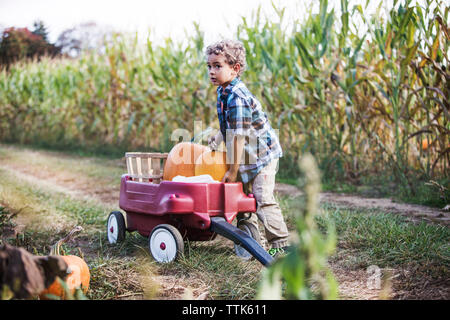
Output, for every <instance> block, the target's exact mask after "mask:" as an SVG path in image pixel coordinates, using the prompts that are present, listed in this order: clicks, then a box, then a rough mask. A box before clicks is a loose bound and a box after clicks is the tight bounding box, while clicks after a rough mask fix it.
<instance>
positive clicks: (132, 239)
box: [0, 147, 450, 300]
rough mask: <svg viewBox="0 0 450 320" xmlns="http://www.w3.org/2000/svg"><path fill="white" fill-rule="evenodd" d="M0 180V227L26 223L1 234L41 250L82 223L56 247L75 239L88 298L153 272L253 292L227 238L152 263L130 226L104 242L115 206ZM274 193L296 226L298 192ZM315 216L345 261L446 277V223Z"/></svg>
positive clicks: (380, 215) (96, 166) (356, 213)
mask: <svg viewBox="0 0 450 320" xmlns="http://www.w3.org/2000/svg"><path fill="white" fill-rule="evenodd" d="M5 150H6V149H5V148H2V147H0V154H2V152H3V154H5V153H6V154H8V155H9V156H10V158H8V159H6V160H5V161H7V162H8V161H22V160H20V159H22V158H23V157H22V156H23V155H26V154H28V153H27V152H29V150H28V151H27V150H25V151H23V150H21V149H20V148H13V149H8V150H7V152H6V151H5ZM83 159H84V160H86V161H84V160H83ZM44 163H51V167H52V168H53V169H54V170H55V171H60V170H63V169H64V168H66V169H67V167H68V169H69V170H71V171H73V172H75V173H76V174H77V175H78V176H79V178H80V179H84V178H86V177H95V178H96V179H98V181H100V182H99V186H100V187H101V186H102V185H103V184H109V183H110V182H109V180H108V179H116V178H117V177H115V175H117V173H118V172H122V168H121V167H120V165H119V163H118V162H117V161H115V160H112V161H111V162H110V161H109V160H108V159H103V158H91V157H89V158H83V157H81V158H74V157H72V156H68V155H67V154H65V153H60V152H38V153H37V154H35V157H34V158H33V159H30V162H29V164H30V166H34V167H37V168H40V167H41V166H42V165H43V164H44ZM0 180H1V181H2V184H1V185H0V227H1V228H2V229H3V228H4V227H8V226H10V225H12V226H13V224H14V223H16V222H20V223H21V224H24V225H25V227H24V229H23V230H22V231H21V232H20V233H19V234H18V235H17V236H16V237H13V238H9V239H6V240H5V241H8V242H9V243H11V244H13V245H16V246H21V247H24V248H25V249H27V250H28V251H29V252H31V253H34V254H39V255H45V254H48V252H49V249H50V246H51V245H53V244H54V243H55V242H56V241H58V240H59V239H61V238H62V237H64V236H65V235H66V234H67V232H68V231H69V230H70V229H71V228H72V227H73V226H75V225H81V226H82V227H83V228H84V231H83V232H81V233H80V234H79V236H78V237H77V238H76V239H75V241H74V242H70V243H67V244H65V245H64V247H63V249H64V250H65V252H66V253H67V254H76V255H78V254H79V251H78V247H80V249H81V252H82V253H83V255H84V257H85V260H86V261H87V263H88V265H89V267H90V270H91V287H90V290H89V292H88V294H87V297H88V298H90V299H121V298H123V299H133V298H138V297H141V296H144V297H146V298H154V297H155V293H156V292H157V289H158V285H157V283H155V282H154V281H153V279H154V277H155V276H157V275H161V276H169V277H172V278H173V279H178V280H180V281H181V280H182V281H183V285H185V286H186V287H187V288H188V289H189V288H190V289H191V290H196V289H198V290H208V291H209V294H210V298H213V299H233V300H247V299H253V298H254V297H255V296H256V293H257V288H258V283H259V280H260V276H261V274H260V271H261V268H262V267H261V265H260V264H259V263H258V262H257V261H249V262H243V261H241V260H239V259H238V258H237V257H236V256H235V255H234V252H233V246H232V243H231V242H229V241H228V240H227V241H228V242H227V241H215V242H204V243H201V242H190V243H189V242H188V243H186V249H185V256H184V257H182V258H181V259H180V260H179V261H178V262H176V263H171V264H167V265H159V264H156V263H155V262H154V261H153V260H152V259H151V258H150V256H149V253H148V242H147V239H146V238H144V237H142V236H140V235H139V234H137V233H131V234H130V233H127V237H126V239H125V241H124V242H123V243H120V244H117V245H110V244H109V243H107V240H106V235H105V223H106V218H107V215H108V214H109V212H110V211H111V210H113V209H114V210H116V209H117V208H109V207H108V206H107V205H104V204H102V203H100V202H98V201H94V200H91V199H80V198H76V197H73V196H71V195H68V194H64V193H62V192H56V191H55V190H52V189H51V188H46V187H44V186H41V185H39V184H34V183H30V182H29V181H25V180H21V179H18V178H17V177H16V176H15V175H13V174H12V173H11V172H9V171H6V170H2V169H0ZM277 198H278V200H279V202H280V205H281V207H282V210H283V212H284V213H285V215H286V221H287V224H288V228H289V229H290V230H293V229H295V219H294V214H295V212H298V211H299V210H302V209H303V207H304V205H305V199H304V197H301V196H299V197H295V198H292V197H284V196H279V197H277ZM16 213H17V215H15V214H16ZM14 215H15V216H14ZM317 222H318V224H319V226H320V228H321V230H322V232H325V230H326V228H325V227H326V226H327V225H328V223H332V224H334V225H335V228H336V232H337V236H338V247H337V252H336V254H335V256H333V257H331V259H341V262H342V260H343V263H344V264H345V267H346V268H348V269H358V268H366V267H367V266H370V265H374V264H375V265H378V266H380V267H388V268H389V267H404V266H414V267H416V268H419V269H420V270H421V272H423V273H427V274H433V275H434V276H436V277H447V278H448V275H449V273H448V268H449V260H450V256H449V252H450V250H449V243H450V231H449V229H448V228H446V227H441V226H439V225H432V224H426V223H418V224H413V223H411V222H407V221H406V220H405V219H404V218H402V217H400V216H396V215H395V214H391V213H387V212H380V211H374V210H370V211H369V210H360V209H358V210H346V209H342V208H335V207H333V206H330V205H323V206H322V207H321V215H319V216H318V218H317ZM419 275H420V273H419Z"/></svg>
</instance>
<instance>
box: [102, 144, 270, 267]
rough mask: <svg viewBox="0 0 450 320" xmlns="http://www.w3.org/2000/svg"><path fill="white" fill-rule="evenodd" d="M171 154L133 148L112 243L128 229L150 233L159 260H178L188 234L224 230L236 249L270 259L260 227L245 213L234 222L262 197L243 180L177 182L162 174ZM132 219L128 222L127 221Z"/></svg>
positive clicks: (113, 217) (196, 236) (198, 237)
mask: <svg viewBox="0 0 450 320" xmlns="http://www.w3.org/2000/svg"><path fill="white" fill-rule="evenodd" d="M166 158H167V154H160V153H127V154H126V159H127V168H128V173H127V174H124V175H122V178H121V185H120V200H119V207H120V208H121V209H122V210H123V211H125V216H126V219H125V218H124V216H123V215H122V213H121V212H120V211H113V212H111V213H110V215H109V217H108V222H107V236H108V241H109V242H110V243H116V242H119V241H122V240H123V239H124V238H125V233H126V231H128V232H133V231H137V232H139V233H140V234H141V235H142V236H145V237H148V238H149V250H150V253H151V255H152V256H153V258H154V259H155V260H156V261H158V262H171V261H174V260H175V259H176V258H177V257H178V256H179V255H180V254H183V252H184V240H189V241H208V240H212V239H214V238H215V237H216V235H217V234H221V235H223V236H224V237H226V238H228V239H231V240H232V241H234V242H235V251H236V253H237V254H238V255H239V256H240V257H242V258H245V259H248V258H250V257H251V256H254V257H255V258H256V259H257V260H259V261H260V262H261V263H263V264H264V265H267V264H269V263H270V262H271V261H272V258H271V256H270V255H269V254H268V253H267V252H266V251H265V250H264V249H263V248H262V247H261V246H260V245H259V243H258V241H256V240H255V238H257V231H256V230H255V228H254V227H253V226H252V225H251V224H249V223H247V222H246V221H245V219H242V220H241V219H239V220H238V227H235V226H234V225H232V222H233V220H234V219H235V218H236V216H237V215H238V214H243V213H252V212H255V211H256V201H255V199H254V198H253V196H252V195H246V194H245V193H244V192H243V189H242V183H240V182H237V183H222V182H207V183H206V182H195V183H190V182H174V181H166V180H162V176H163V175H162V170H161V168H164V161H165V159H166ZM125 221H126V222H125Z"/></svg>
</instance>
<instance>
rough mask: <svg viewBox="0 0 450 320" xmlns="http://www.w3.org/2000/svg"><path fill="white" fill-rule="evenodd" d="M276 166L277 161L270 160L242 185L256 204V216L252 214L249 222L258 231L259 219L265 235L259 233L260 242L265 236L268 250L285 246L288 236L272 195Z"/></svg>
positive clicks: (279, 209)
mask: <svg viewBox="0 0 450 320" xmlns="http://www.w3.org/2000/svg"><path fill="white" fill-rule="evenodd" d="M277 166H278V159H274V160H272V161H271V162H270V163H269V164H268V165H266V166H265V167H264V168H262V169H261V171H260V172H259V173H258V175H257V176H256V177H255V178H254V179H253V180H252V181H250V182H248V183H247V184H245V185H244V190H246V191H247V192H252V193H253V195H254V196H255V199H256V203H257V209H256V215H255V214H252V216H251V218H250V219H249V222H250V223H252V224H253V225H254V226H255V227H256V228H257V229H258V230H260V228H259V227H258V219H259V221H260V222H261V223H262V225H263V226H264V230H265V234H262V233H261V232H260V234H261V240H264V239H263V238H264V237H263V236H264V235H265V238H266V240H267V242H268V245H269V247H270V248H281V247H284V246H287V244H288V240H287V239H288V236H289V232H288V230H287V226H286V223H285V222H284V218H283V215H282V213H281V208H280V205H279V204H278V202H277V201H276V200H275V197H274V195H273V191H274V189H275V175H276V172H277ZM264 242H265V241H262V244H263V246H264ZM266 249H268V248H266Z"/></svg>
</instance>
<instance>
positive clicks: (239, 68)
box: [233, 63, 241, 73]
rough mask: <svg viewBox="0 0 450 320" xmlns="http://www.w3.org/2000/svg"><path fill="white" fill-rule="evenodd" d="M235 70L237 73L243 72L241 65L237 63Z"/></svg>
mask: <svg viewBox="0 0 450 320" xmlns="http://www.w3.org/2000/svg"><path fill="white" fill-rule="evenodd" d="M233 70H234V71H235V72H236V73H239V71H240V70H241V65H240V64H239V63H235V64H234V66H233Z"/></svg>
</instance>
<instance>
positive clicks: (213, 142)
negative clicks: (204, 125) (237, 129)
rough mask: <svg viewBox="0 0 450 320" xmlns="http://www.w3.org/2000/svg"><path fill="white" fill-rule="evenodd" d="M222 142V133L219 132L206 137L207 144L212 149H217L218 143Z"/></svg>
mask: <svg viewBox="0 0 450 320" xmlns="http://www.w3.org/2000/svg"><path fill="white" fill-rule="evenodd" d="M221 142H222V133H221V132H219V133H218V134H216V135H215V136H212V137H209V139H208V146H209V147H210V148H211V149H212V150H217V148H219V144H220V143H221Z"/></svg>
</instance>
